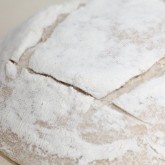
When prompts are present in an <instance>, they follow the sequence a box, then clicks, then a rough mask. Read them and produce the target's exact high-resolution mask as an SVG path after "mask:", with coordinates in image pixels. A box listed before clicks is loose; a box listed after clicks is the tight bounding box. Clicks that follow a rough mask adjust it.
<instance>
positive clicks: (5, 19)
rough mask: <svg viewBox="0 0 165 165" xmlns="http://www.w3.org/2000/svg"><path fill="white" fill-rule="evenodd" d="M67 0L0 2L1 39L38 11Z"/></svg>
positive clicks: (0, 0)
mask: <svg viewBox="0 0 165 165" xmlns="http://www.w3.org/2000/svg"><path fill="white" fill-rule="evenodd" d="M63 1H66V0H0V38H2V37H3V36H4V35H5V34H6V33H7V32H9V31H10V30H12V29H13V28H14V27H16V26H18V25H19V24H21V23H22V22H23V21H25V20H26V19H27V18H28V17H30V16H31V15H33V14H34V13H35V12H37V11H38V10H40V9H42V8H45V7H48V6H50V5H52V4H56V3H61V2H63Z"/></svg>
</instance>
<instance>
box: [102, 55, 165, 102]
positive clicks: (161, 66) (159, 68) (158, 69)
mask: <svg viewBox="0 0 165 165" xmlns="http://www.w3.org/2000/svg"><path fill="white" fill-rule="evenodd" d="M164 72H165V57H163V58H161V59H160V60H159V61H157V62H156V63H155V64H154V65H152V67H151V68H149V69H148V70H147V71H145V72H143V73H142V74H140V75H138V76H135V77H133V78H131V79H130V80H129V81H127V82H126V83H125V84H124V85H123V86H121V87H120V88H119V89H117V90H115V91H113V92H111V93H110V94H109V95H107V96H106V97H104V98H102V99H101V100H102V101H103V102H105V103H109V104H110V103H112V102H113V100H114V99H116V98H118V97H120V96H121V95H123V94H124V93H128V92H130V91H131V90H133V89H134V88H136V87H137V86H139V85H140V84H142V83H143V82H145V81H148V80H150V79H152V78H154V77H159V76H161V75H163V73H164Z"/></svg>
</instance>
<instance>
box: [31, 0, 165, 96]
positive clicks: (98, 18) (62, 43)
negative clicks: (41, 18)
mask: <svg viewBox="0 0 165 165" xmlns="http://www.w3.org/2000/svg"><path fill="white" fill-rule="evenodd" d="M107 6H108V7H107ZM164 8H165V4H164V3H162V2H161V1H157V2H156V3H155V0H151V1H150V3H148V1H147V0H145V1H144V0H143V1H142V0H133V1H128V2H125V1H123V0H117V1H116V0H115V1H114V0H112V1H109V0H102V1H99V0H92V1H90V2H89V3H88V4H87V6H86V7H84V8H81V9H79V10H77V11H75V12H73V13H72V14H70V15H69V16H68V17H67V18H66V19H65V21H64V22H62V23H61V24H60V25H59V26H58V27H57V28H56V29H55V30H54V32H53V33H52V35H51V37H50V38H49V39H48V40H47V42H45V43H43V44H40V45H38V46H36V48H35V51H34V54H33V55H32V57H31V59H30V62H29V67H30V68H32V69H33V70H35V71H36V72H41V73H45V74H49V75H52V76H53V77H56V78H57V79H59V80H61V81H63V82H66V83H69V84H73V85H75V86H78V87H79V88H81V89H83V90H84V91H86V92H87V93H90V94H91V95H93V96H94V97H96V98H102V97H105V96H107V95H108V94H109V93H111V92H113V91H114V90H116V89H119V88H120V87H121V86H123V85H124V84H125V83H126V82H127V81H128V80H129V79H131V78H133V77H135V76H137V75H140V74H142V73H144V72H145V71H146V70H148V69H149V68H150V67H151V66H152V65H153V64H154V63H155V62H157V61H158V60H160V59H161V58H162V57H164V52H165V47H164V45H165V39H164V38H165V37H164V35H163V34H164V33H165V30H164V29H165V23H164V22H165V18H164V15H165V10H164ZM128 9H129V10H128ZM80 18H81V19H80ZM158 18H159V19H158ZM45 61H47V62H45Z"/></svg>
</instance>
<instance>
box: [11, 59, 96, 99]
mask: <svg viewBox="0 0 165 165" xmlns="http://www.w3.org/2000/svg"><path fill="white" fill-rule="evenodd" d="M9 61H10V62H12V63H13V64H15V65H17V66H18V67H19V70H20V71H21V69H22V68H24V69H27V70H28V71H29V72H30V73H31V74H36V75H40V76H44V77H48V78H51V79H52V80H54V81H55V82H56V83H60V84H62V85H65V86H67V87H72V88H73V89H75V90H76V91H77V92H79V93H82V94H84V95H87V96H91V97H93V98H95V97H94V96H92V95H91V94H90V93H87V92H86V91H84V90H82V89H81V88H79V87H77V86H74V85H72V84H69V83H66V82H63V81H60V80H58V79H56V78H55V77H53V76H51V75H48V74H45V73H39V72H36V71H34V70H33V69H31V68H28V67H27V68H26V67H23V66H20V65H19V64H17V63H16V62H15V61H13V60H11V59H10V60H9ZM95 99H96V98H95Z"/></svg>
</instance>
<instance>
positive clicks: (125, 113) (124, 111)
mask: <svg viewBox="0 0 165 165" xmlns="http://www.w3.org/2000/svg"><path fill="white" fill-rule="evenodd" d="M111 106H112V108H113V109H115V110H116V111H118V112H120V113H123V114H124V115H126V116H129V117H131V118H133V119H134V120H137V121H140V122H142V123H143V124H147V125H151V124H150V123H147V122H145V121H143V120H141V119H140V118H138V117H136V116H134V115H132V114H131V113H129V112H127V110H125V109H123V108H121V107H119V106H117V105H116V104H114V103H112V105H111Z"/></svg>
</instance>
